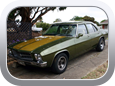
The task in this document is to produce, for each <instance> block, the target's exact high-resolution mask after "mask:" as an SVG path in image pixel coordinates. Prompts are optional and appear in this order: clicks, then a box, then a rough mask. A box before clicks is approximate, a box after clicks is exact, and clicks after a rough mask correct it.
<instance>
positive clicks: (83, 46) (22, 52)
mask: <svg viewBox="0 0 115 86" xmlns="http://www.w3.org/2000/svg"><path fill="white" fill-rule="evenodd" d="M107 36H108V32H107V31H104V30H100V29H99V28H98V27H97V26H96V25H95V24H94V23H92V22H87V21H74V22H58V23H54V24H52V25H51V27H50V28H49V29H48V30H47V31H46V32H45V33H44V34H43V36H38V37H35V38H34V39H30V40H26V41H23V42H18V43H15V44H13V45H10V46H9V47H8V49H9V56H10V57H12V58H14V59H16V60H17V61H18V62H19V63H20V64H22V65H36V66H39V67H51V68H52V70H53V71H54V72H55V73H63V72H64V71H65V70H66V67H67V63H68V60H71V59H73V58H75V57H77V56H79V55H81V54H83V53H85V52H87V51H89V50H91V49H93V48H96V50H98V51H102V50H103V49H104V46H105V39H106V38H107Z"/></svg>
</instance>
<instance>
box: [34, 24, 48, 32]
mask: <svg viewBox="0 0 115 86" xmlns="http://www.w3.org/2000/svg"><path fill="white" fill-rule="evenodd" d="M36 27H38V28H39V27H41V28H43V32H44V31H46V30H47V29H48V28H49V27H50V24H48V23H43V22H37V23H36Z"/></svg>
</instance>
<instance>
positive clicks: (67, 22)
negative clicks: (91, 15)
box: [53, 21, 92, 24]
mask: <svg viewBox="0 0 115 86" xmlns="http://www.w3.org/2000/svg"><path fill="white" fill-rule="evenodd" d="M78 23H92V22H90V21H65V22H55V23H53V24H78Z"/></svg>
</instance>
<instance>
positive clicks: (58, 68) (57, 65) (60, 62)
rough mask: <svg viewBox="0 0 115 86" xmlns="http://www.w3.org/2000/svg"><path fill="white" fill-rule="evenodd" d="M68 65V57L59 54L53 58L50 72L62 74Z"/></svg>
mask: <svg viewBox="0 0 115 86" xmlns="http://www.w3.org/2000/svg"><path fill="white" fill-rule="evenodd" d="M67 64H68V57H67V55H66V54H65V53H61V54H59V55H57V56H56V57H55V60H54V62H53V64H52V71H53V72H54V73H57V74H61V73H63V72H64V71H65V70H66V68H67Z"/></svg>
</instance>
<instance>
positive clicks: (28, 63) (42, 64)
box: [8, 54, 47, 67]
mask: <svg viewBox="0 0 115 86" xmlns="http://www.w3.org/2000/svg"><path fill="white" fill-rule="evenodd" d="M8 56H9V57H10V58H14V59H15V60H17V62H18V63H19V64H20V63H21V62H23V64H21V65H34V66H38V67H46V66H47V62H44V61H42V62H35V61H28V60H23V59H19V58H16V57H14V56H13V55H11V54H9V55H8Z"/></svg>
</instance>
